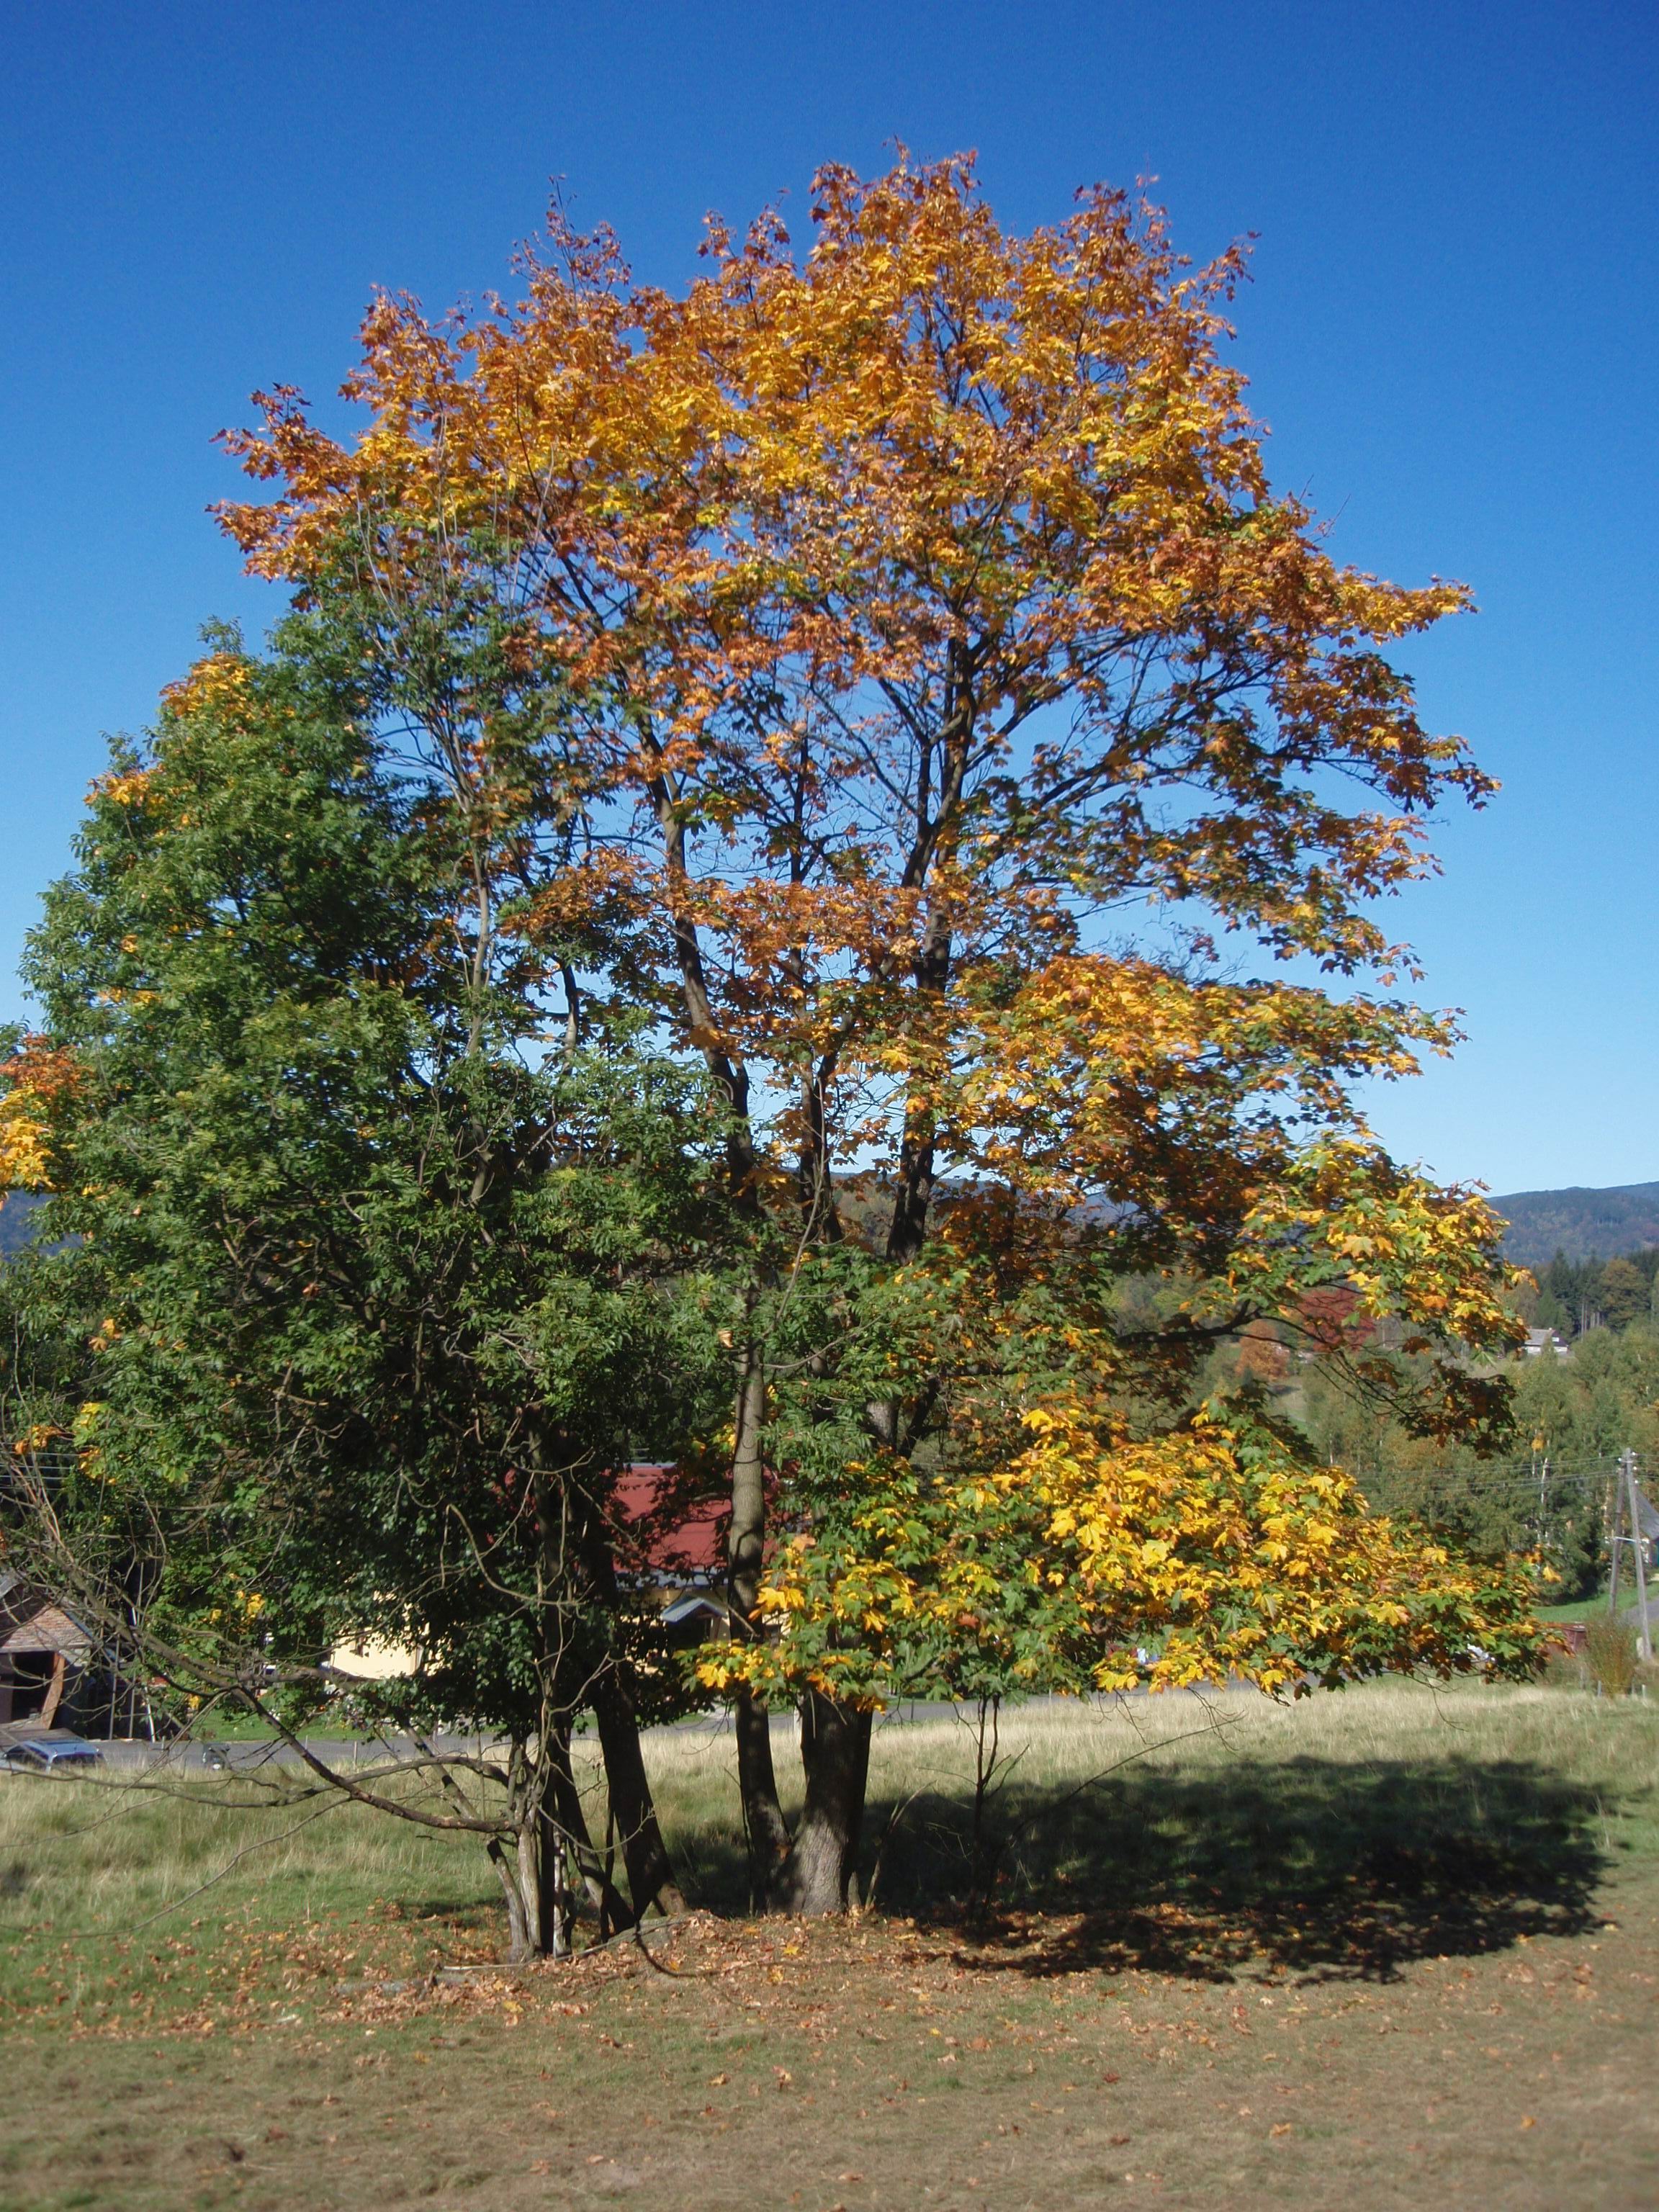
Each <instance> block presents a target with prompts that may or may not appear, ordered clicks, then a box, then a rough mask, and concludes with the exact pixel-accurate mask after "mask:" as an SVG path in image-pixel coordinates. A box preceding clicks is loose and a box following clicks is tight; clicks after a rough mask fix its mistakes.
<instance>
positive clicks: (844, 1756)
mask: <svg viewBox="0 0 1659 2212" xmlns="http://www.w3.org/2000/svg"><path fill="white" fill-rule="evenodd" d="M800 1756H801V1765H803V1766H804V1767H805V1771H806V1802H805V1806H804V1807H803V1808H802V1810H801V1816H800V1823H799V1826H798V1827H797V1828H796V1830H795V1840H794V1843H793V1845H792V1847H791V1849H790V1853H789V1859H788V1863H787V1867H786V1869H785V1870H784V1879H785V1882H786V1884H787V1896H788V1909H789V1910H790V1911H791V1912H799V1913H804V1914H810V1915H819V1914H823V1913H830V1912H845V1911H846V1910H847V1907H848V1904H849V1902H851V1901H852V1897H853V1891H854V1879H855V1876H856V1873H857V1868H858V1851H859V1832H860V1828H861V1827H862V1826H863V1823H864V1795H865V1786H866V1783H867V1782H868V1780H869V1775H870V1715H869V1714H868V1712H862V1711H858V1710H856V1709H855V1708H854V1706H852V1705H842V1704H841V1703H839V1702H838V1700H836V1699H834V1698H826V1697H824V1696H823V1694H822V1692H819V1691H817V1690H809V1691H808V1692H807V1693H806V1696H805V1699H803V1700H802V1704H801V1712H800Z"/></svg>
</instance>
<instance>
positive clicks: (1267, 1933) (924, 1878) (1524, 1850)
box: [872, 1759, 1610, 1981]
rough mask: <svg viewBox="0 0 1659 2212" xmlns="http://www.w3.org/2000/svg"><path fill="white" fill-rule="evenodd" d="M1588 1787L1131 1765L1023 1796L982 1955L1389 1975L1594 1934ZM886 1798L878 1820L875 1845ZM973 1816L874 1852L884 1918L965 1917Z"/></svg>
mask: <svg viewBox="0 0 1659 2212" xmlns="http://www.w3.org/2000/svg"><path fill="white" fill-rule="evenodd" d="M1604 1802H1605V1800H1598V1798H1597V1796H1596V1795H1595V1792H1594V1791H1593V1790H1589V1789H1586V1788H1583V1787H1582V1786H1580V1785H1577V1784H1573V1783H1571V1782H1570V1781H1567V1780H1565V1779H1564V1778H1562V1777H1561V1776H1560V1775H1559V1774H1558V1773H1554V1772H1553V1771H1550V1770H1548V1769H1547V1768H1545V1767H1541V1766H1538V1765H1531V1764H1529V1763H1527V1762H1524V1761H1520V1760H1507V1761H1501V1762H1488V1761H1484V1760H1483V1761H1479V1762H1477V1761H1474V1760H1463V1759H1443V1760H1434V1761H1425V1760H1411V1761H1406V1760H1400V1761H1392V1762H1391V1761H1388V1760H1374V1761H1370V1762H1368V1763H1366V1764H1364V1765H1357V1764H1352V1763H1349V1762H1347V1761H1335V1760H1322V1759H1292V1760H1287V1761H1285V1762H1283V1763H1275V1764H1274V1765H1272V1766H1261V1767H1254V1766H1250V1765H1237V1766H1230V1767H1228V1768H1226V1769H1225V1770H1223V1771H1218V1772H1215V1773H1212V1775H1210V1776H1209V1777H1207V1778H1200V1777H1187V1778H1183V1777H1181V1776H1178V1775H1170V1774H1161V1773H1157V1772H1146V1771H1143V1772H1140V1773H1139V1774H1134V1775H1126V1776H1122V1777H1113V1778H1110V1779H1109V1781H1107V1782H1105V1783H1103V1784H1101V1785H1099V1786H1098V1787H1097V1788H1094V1789H1091V1790H1085V1791H1084V1792H1083V1793H1081V1794H1077V1793H1067V1792H1066V1791H1065V1790H1053V1791H1051V1792H1047V1793H1044V1792H1041V1791H1028V1792H1025V1793H1023V1794H1018V1795H1017V1794H1016V1792H1015V1791H1014V1790H1012V1788H1011V1789H1010V1790H1008V1791H1007V1792H1006V1795H1005V1796H1003V1797H1002V1798H1001V1799H1000V1802H999V1803H998V1805H997V1808H996V1810H995V1814H994V1818H993V1820H992V1821H991V1822H990V1823H988V1824H987V1851H986V1852H985V1854H984V1855H983V1856H982V1857H981V1873H982V1870H983V1866H984V1862H985V1858H987V1857H988V1858H989V1859H990V1860H991V1861H992V1862H993V1863H994V1865H995V1869H996V1880H995V1882H994V1887H993V1888H992V1892H991V1900H990V1909H989V1910H988V1911H985V1912H984V1913H983V1914H981V1915H980V1916H979V1917H978V1924H977V1925H976V1927H975V1933H976V1935H977V1936H978V1938H979V1940H978V1942H976V1943H975V1963H976V1964H977V1965H978V1966H981V1967H983V1966H987V1965H994V1964H996V1963H998V1962H999V1961H1000V1962H1001V1963H1003V1964H1006V1966H1007V1967H1009V1968H1010V1969H1012V1970H1017V1971H1019V1972H1025V1973H1036V1974H1042V1973H1052V1972H1072V1971H1075V1970H1076V1969H1078V1968H1079V1967H1097V1968H1102V1969H1104V1970H1107V1971H1122V1970H1125V1969H1128V1968H1140V1969H1146V1970H1147V1971H1150V1972H1158V1973H1164V1974H1170V1975H1176V1976H1182V1977H1186V1978H1194V1979H1201V1980H1206V1981H1229V1980H1232V1979H1235V1978H1240V1977H1243V1976H1255V1977H1260V1976H1263V1975H1276V1974H1281V1973H1289V1974H1293V1975H1295V1976H1297V1977H1298V1978H1304V1979H1310V1980H1337V1979H1346V1980H1380V1981H1387V1980H1389V1979H1390V1978H1393V1977H1395V1975H1397V1974H1398V1972H1400V1970H1401V1967H1402V1966H1407V1965H1408V1964H1409V1963H1411V1962H1412V1961H1413V1960H1420V1959H1425V1958H1437V1957H1464V1958H1467V1957H1473V1956H1475V1955H1477V1954H1483V1953H1487V1952H1492V1951H1499V1950H1503V1949H1505V1948H1508V1947H1509V1946H1510V1945H1511V1944H1513V1943H1514V1942H1516V1940H1517V1939H1518V1938H1519V1937H1521V1936H1528V1937H1532V1936H1572V1935H1577V1934H1580V1933H1582V1932H1583V1930H1585V1929H1588V1928H1589V1927H1590V1926H1592V1925H1593V1924H1595V1921H1596V1919H1597V1917H1598V1916H1597V1915H1596V1913H1595V1909H1594V1907H1595V1892H1596V1888H1597V1886H1598V1884H1599V1883H1600V1882H1601V1880H1602V1878H1603V1876H1604V1875H1605V1874H1606V1873H1607V1869H1608V1867H1609V1864H1610V1857H1609V1853H1608V1850H1607V1846H1606V1843H1605V1836H1606V1829H1605V1825H1604V1815H1603V1804H1604ZM891 1810H892V1808H890V1807H880V1806H878V1807H873V1808H872V1833H873V1834H875V1835H878V1836H879V1835H880V1833H881V1832H882V1826H883V1822H884V1820H885V1819H887V1818H888V1817H889V1816H890V1813H891ZM974 1886H975V1869H974V1863H973V1853H972V1849H971V1840H970V1837H969V1818H968V1814H967V1812H966V1810H965V1808H963V1807H962V1806H960V1805H958V1804H956V1803H953V1802H949V1801H946V1800H944V1799H937V1800H931V1801H928V1802H926V1803H923V1802H917V1803H916V1804H915V1805H914V1806H912V1807H911V1808H909V1810H908V1814H905V1815H904V1816H903V1817H902V1819H900V1820H897V1821H896V1822H895V1823H894V1826H893V1829H892V1832H891V1834H890V1836H889V1838H888V1840H887V1843H886V1844H885V1847H884V1852H883V1864H882V1872H881V1903H882V1905H884V1908H885V1909H887V1910H889V1911H900V1912H904V1913H908V1914H911V1915H914V1916H915V1917H917V1918H918V1919H921V1920H930V1921H933V1922H934V1923H957V1924H961V1923H964V1922H965V1921H970V1920H972V1919H973V1917H974V1916H973V1912H972V1906H973V1890H974Z"/></svg>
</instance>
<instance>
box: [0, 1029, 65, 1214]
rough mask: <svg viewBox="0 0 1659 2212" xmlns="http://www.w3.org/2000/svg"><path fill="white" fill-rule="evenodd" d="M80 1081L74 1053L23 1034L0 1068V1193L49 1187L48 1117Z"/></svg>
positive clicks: (50, 1165)
mask: <svg viewBox="0 0 1659 2212" xmlns="http://www.w3.org/2000/svg"><path fill="white" fill-rule="evenodd" d="M82 1080H83V1073H82V1068H81V1066H80V1065H79V1063H78V1062H77V1060H76V1058H75V1055H74V1054H72V1053H70V1052H68V1051H65V1050H64V1049H62V1048H59V1047H57V1046H54V1045H52V1043H50V1042H48V1040H47V1039H46V1038H45V1037H42V1036H26V1037H25V1038H24V1039H23V1041H22V1042H21V1044H20V1045H19V1047H18V1048H17V1049H16V1050H15V1052H14V1053H13V1054H11V1056H10V1058H9V1060H7V1061H6V1063H5V1065H4V1066H3V1068H0V1085H3V1095H0V1192H3V1191H8V1190H49V1189H50V1188H52V1116H53V1115H54V1113H55V1112H56V1111H57V1110H58V1108H59V1106H60V1105H61V1104H62V1103H63V1102H64V1099H65V1098H66V1097H68V1096H69V1095H70V1094H72V1093H73V1092H75V1091H77V1090H78V1089H79V1088H80V1087H81V1085H82ZM0 1203H3V1200H0Z"/></svg>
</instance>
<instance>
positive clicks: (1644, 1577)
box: [1625, 1451, 1653, 1666]
mask: <svg viewBox="0 0 1659 2212" xmlns="http://www.w3.org/2000/svg"><path fill="white" fill-rule="evenodd" d="M1625 1480H1626V1482H1627V1483H1628V1484H1629V1486H1630V1526H1631V1548H1632V1551H1633V1552H1634V1553H1635V1554H1636V1603H1637V1608H1638V1610H1637V1616H1636V1617H1637V1620H1638V1628H1637V1631H1636V1649H1637V1651H1638V1654H1639V1655H1640V1656H1641V1659H1642V1662H1643V1664H1644V1666H1645V1665H1647V1664H1648V1663H1649V1662H1650V1661H1651V1659H1652V1657H1653V1639H1652V1638H1651V1637H1650V1635H1649V1634H1648V1571H1647V1565H1646V1563H1645V1561H1644V1559H1643V1557H1642V1504H1641V1494H1640V1492H1638V1489H1637V1487H1636V1454H1635V1453H1634V1452H1633V1451H1627V1452H1626V1454H1625Z"/></svg>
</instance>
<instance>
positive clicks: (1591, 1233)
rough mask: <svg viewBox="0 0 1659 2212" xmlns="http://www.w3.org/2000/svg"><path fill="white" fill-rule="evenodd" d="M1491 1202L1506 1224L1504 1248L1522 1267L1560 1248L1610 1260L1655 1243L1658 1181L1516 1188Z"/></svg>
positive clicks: (1571, 1255)
mask: <svg viewBox="0 0 1659 2212" xmlns="http://www.w3.org/2000/svg"><path fill="white" fill-rule="evenodd" d="M1490 1203H1491V1205H1492V1210H1493V1211H1494V1212H1497V1213H1501V1214H1502V1215H1503V1217H1504V1220H1505V1221H1507V1222H1508V1224H1509V1225H1510V1233H1509V1235H1508V1236H1507V1237H1505V1238H1504V1251H1505V1252H1506V1253H1508V1255H1509V1256H1510V1259H1511V1260H1513V1261H1516V1262H1517V1264H1518V1265H1520V1266H1521V1267H1548V1265H1549V1263H1550V1261H1552V1260H1553V1258H1554V1257H1555V1255H1556V1254H1557V1253H1558V1252H1565V1254H1566V1255H1567V1257H1568V1259H1569V1260H1610V1259H1612V1257H1613V1255H1614V1254H1615V1253H1616V1252H1635V1251H1639V1250H1640V1249H1642V1247H1643V1246H1644V1245H1648V1244H1659V1182H1626V1183H1619V1184H1616V1185H1615V1186H1614V1187H1613V1188H1612V1189H1610V1190H1587V1189H1584V1188H1581V1187H1580V1186H1578V1185H1576V1184H1575V1185H1574V1186H1573V1187H1572V1188H1571V1189H1569V1190H1516V1191H1510V1193H1509V1194H1507V1195H1506V1196H1503V1197H1498V1198H1494V1199H1492V1200H1491V1201H1490Z"/></svg>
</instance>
